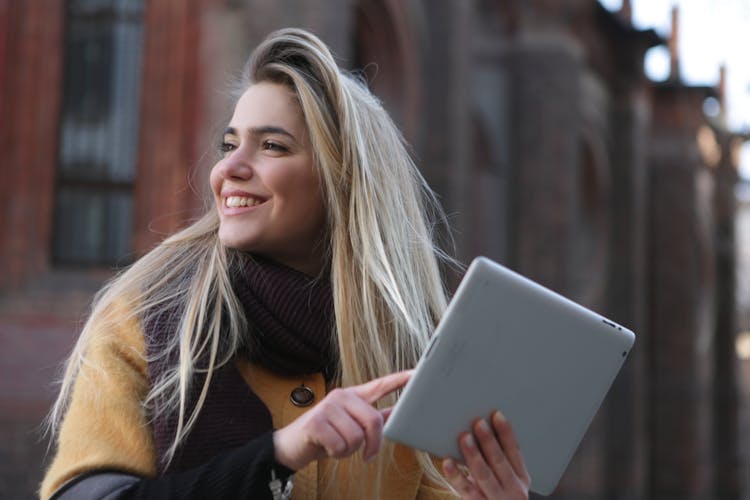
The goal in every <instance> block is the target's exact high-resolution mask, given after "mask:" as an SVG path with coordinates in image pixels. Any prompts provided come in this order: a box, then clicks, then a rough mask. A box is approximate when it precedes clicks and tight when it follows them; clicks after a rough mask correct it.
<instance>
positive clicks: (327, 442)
mask: <svg viewBox="0 0 750 500" xmlns="http://www.w3.org/2000/svg"><path fill="white" fill-rule="evenodd" d="M315 434H316V436H315V438H314V443H315V445H316V446H317V447H318V448H319V449H322V450H323V451H324V452H325V456H329V457H338V456H341V454H343V453H344V452H345V451H346V448H347V443H346V440H345V439H344V437H343V436H342V435H341V434H340V433H339V431H338V430H337V429H336V428H335V427H334V426H333V425H331V424H330V422H326V423H325V424H324V425H322V426H320V428H318V429H317V431H316V433H315ZM318 458H320V457H318Z"/></svg>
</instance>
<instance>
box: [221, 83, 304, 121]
mask: <svg viewBox="0 0 750 500" xmlns="http://www.w3.org/2000/svg"><path fill="white" fill-rule="evenodd" d="M230 125H232V126H235V127H239V128H246V127H256V126H264V125H279V126H283V127H285V128H292V129H294V131H295V132H297V133H299V132H301V131H302V130H303V129H304V120H303V117H302V109H301V108H300V106H299V103H298V101H297V97H296V95H295V94H294V93H293V92H292V91H291V90H290V89H289V88H288V87H286V86H284V85H281V84H278V83H272V82H259V83H255V84H253V85H251V86H250V87H248V88H247V90H245V92H244V93H243V94H242V96H241V97H240V99H239V100H238V101H237V104H236V106H235V108H234V114H233V115H232V119H231V121H230Z"/></svg>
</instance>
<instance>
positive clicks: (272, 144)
mask: <svg viewBox="0 0 750 500" xmlns="http://www.w3.org/2000/svg"><path fill="white" fill-rule="evenodd" d="M263 150H265V151H272V152H275V153H286V152H287V151H289V149H288V148H287V147H286V146H282V145H281V144H279V143H278V142H276V141H272V140H269V139H266V140H265V141H263Z"/></svg>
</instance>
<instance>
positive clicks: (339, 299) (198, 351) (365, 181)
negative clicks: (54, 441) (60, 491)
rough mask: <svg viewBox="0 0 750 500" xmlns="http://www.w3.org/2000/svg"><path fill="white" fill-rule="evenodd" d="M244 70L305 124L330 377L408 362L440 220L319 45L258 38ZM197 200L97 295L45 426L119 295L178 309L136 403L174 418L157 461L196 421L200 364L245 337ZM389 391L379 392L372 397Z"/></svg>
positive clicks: (136, 306)
mask: <svg viewBox="0 0 750 500" xmlns="http://www.w3.org/2000/svg"><path fill="white" fill-rule="evenodd" d="M243 79H244V80H243V89H246V88H247V87H248V86H250V85H252V84H253V83H256V82H261V81H272V82H276V83H281V84H284V85H286V86H288V87H289V88H290V89H291V90H292V91H293V92H294V93H295V95H296V96H297V99H298V101H299V104H300V107H301V109H302V112H303V115H304V119H305V122H306V125H307V128H308V131H309V135H310V138H311V142H312V146H313V151H314V155H315V158H314V159H315V164H316V166H317V168H318V172H319V175H320V178H321V185H322V189H323V191H324V193H323V194H324V199H325V202H326V208H327V217H328V227H329V234H330V241H329V242H328V245H329V246H328V249H327V250H328V252H329V255H330V264H331V266H330V272H331V283H332V290H333V303H334V310H335V318H336V336H337V342H336V344H337V348H338V353H339V367H338V374H337V378H336V383H337V384H340V385H341V386H350V385H355V384H361V383H364V382H366V381H368V380H371V379H372V378H375V377H380V376H383V375H386V374H388V373H392V372H394V371H399V370H403V369H407V368H412V367H413V366H414V365H415V364H416V362H417V360H418V359H419V357H420V355H421V353H422V352H423V350H424V349H425V348H426V347H427V344H428V342H429V339H430V335H431V333H432V331H433V330H434V327H435V325H436V323H437V321H438V320H439V318H440V317H441V315H442V313H443V311H444V309H445V307H446V291H445V288H444V284H443V280H442V279H441V275H440V270H439V260H445V261H450V259H449V258H448V257H447V255H445V254H444V253H443V252H441V250H439V248H438V246H437V245H436V244H435V234H434V231H435V228H436V224H439V223H442V222H444V218H443V216H442V211H441V209H440V205H439V203H438V202H437V199H436V197H435V195H434V193H433V192H432V191H431V189H430V188H429V186H428V185H427V183H426V182H425V180H424V178H423V177H422V175H421V174H420V173H419V170H418V169H417V167H416V166H415V165H414V163H413V162H412V160H411V158H410V155H409V153H408V151H407V148H406V145H405V142H404V140H403V138H402V136H401V134H400V132H399V131H398V128H397V127H396V126H395V125H394V123H393V122H392V120H391V119H390V117H389V115H388V113H387V112H386V111H385V110H384V109H383V107H382V105H381V103H380V102H379V101H378V99H377V98H376V97H374V96H373V95H372V94H371V93H370V92H369V90H368V89H367V88H366V86H365V85H364V84H363V82H361V81H359V80H358V79H356V78H355V77H353V76H350V75H348V74H346V73H344V72H343V71H342V70H340V69H339V67H338V65H337V64H336V61H335V60H334V58H333V56H332V55H331V53H330V51H329V50H328V48H327V47H326V46H325V44H323V42H321V41H320V40H319V39H318V38H317V37H315V36H314V35H312V34H310V33H308V32H306V31H303V30H299V29H284V30H280V31H276V32H274V33H272V34H270V35H269V36H268V37H267V38H266V40H265V41H263V42H262V43H261V44H260V45H259V46H258V47H257V48H256V50H255V51H254V52H253V54H252V55H251V57H250V59H249V61H248V63H247V65H246V67H245V70H244V72H243ZM210 207H211V208H209V209H208V212H207V213H206V215H204V216H203V217H202V218H201V219H200V220H198V221H197V222H195V223H193V224H192V225H190V226H189V227H187V228H186V229H184V230H182V231H180V232H178V233H176V234H175V235H173V236H171V237H169V238H167V239H166V240H165V241H163V242H162V243H161V244H160V245H159V246H157V247H156V248H155V249H154V250H152V251H151V252H149V253H148V254H147V255H145V256H144V257H143V258H141V259H140V260H138V261H137V262H136V263H135V264H133V265H132V266H131V267H130V268H129V269H127V270H126V271H125V272H123V273H122V274H121V275H119V276H118V277H116V278H115V279H114V280H112V281H111V282H110V283H109V284H108V285H107V286H106V287H105V288H104V289H103V290H102V292H101V293H100V294H99V295H98V296H97V298H96V299H95V302H94V307H93V310H92V313H91V315H90V318H89V320H88V321H87V323H86V324H85V326H84V328H83V331H82V333H81V336H80V338H79V340H78V342H77V344H76V346H75V348H74V351H73V353H72V355H71V357H70V359H69V360H68V363H67V366H66V371H65V375H64V379H63V382H62V388H61V391H60V395H59V397H58V399H57V401H56V403H55V405H54V407H53V409H52V411H51V415H50V422H51V427H52V430H56V428H57V426H58V425H59V422H60V419H61V417H62V415H63V413H64V411H65V408H66V404H67V401H68V399H69V397H70V392H71V388H72V384H73V382H74V379H75V377H76V375H77V373H78V371H79V369H80V366H81V364H82V363H84V362H85V351H86V345H87V344H88V342H89V337H90V336H91V335H92V332H93V326H92V325H93V324H94V323H95V322H96V324H97V325H100V324H101V321H107V316H108V314H107V310H108V309H109V308H110V307H111V306H112V304H113V303H115V302H117V303H123V302H124V305H125V306H126V307H125V308H126V309H127V310H129V311H132V314H134V315H137V316H138V317H140V318H141V319H142V321H147V320H149V318H154V317H155V316H156V315H158V314H164V313H165V312H170V311H178V317H177V322H176V324H178V327H177V332H176V334H175V335H174V336H173V337H172V339H171V341H170V344H169V345H167V346H164V349H163V351H162V352H161V353H160V357H161V356H163V357H168V356H170V355H172V356H174V355H175V354H178V356H179V363H178V364H176V365H175V366H172V367H171V368H169V369H168V370H167V371H166V373H165V374H164V376H163V377H162V378H161V379H160V380H158V381H154V382H152V387H151V388H150V392H149V394H148V397H147V399H146V401H145V402H144V404H145V405H146V406H147V407H148V408H150V409H151V410H152V413H153V412H155V413H156V414H161V413H164V412H172V411H177V412H178V414H179V424H178V429H177V434H176V436H175V440H174V442H173V443H172V446H171V447H170V449H169V450H168V452H167V456H166V457H165V458H166V460H167V461H168V460H171V457H172V456H173V455H174V452H175V450H176V449H177V447H178V446H179V444H180V443H181V442H182V441H183V439H184V438H185V436H186V435H187V434H188V432H189V431H190V429H191V427H192V426H193V424H194V423H195V420H196V417H197V414H198V412H199V411H200V408H201V406H202V404H203V402H204V400H205V397H206V394H207V392H208V390H209V384H210V382H211V374H212V371H213V370H214V369H215V368H216V367H218V366H221V365H222V364H223V363H226V362H228V361H229V360H230V359H231V357H232V356H233V355H234V354H235V352H236V351H237V349H238V348H239V346H240V344H241V343H242V342H243V340H242V339H243V335H247V334H246V330H247V328H246V327H247V322H246V319H245V318H244V313H243V310H242V308H241V307H240V305H239V303H238V301H237V299H236V297H235V296H234V293H233V291H232V287H231V281H230V276H231V275H232V273H233V272H235V269H236V262H237V255H238V254H237V251H235V250H232V249H228V248H225V247H224V246H223V245H222V244H221V243H220V241H219V239H218V237H217V231H218V227H219V218H218V214H217V213H216V208H215V207H214V205H213V204H210ZM118 309H119V310H121V309H122V308H119V307H118ZM120 320H122V318H120ZM206 353H207V354H208V356H207V359H209V363H208V366H205V367H198V366H197V360H198V359H199V358H201V359H206V357H205V356H206ZM153 361H155V360H153V359H150V360H149V362H153ZM197 371H205V372H206V374H207V377H206V381H205V384H204V385H203V386H202V387H201V391H200V396H199V399H198V403H197V404H196V406H195V408H194V410H193V411H192V412H188V409H187V401H188V394H189V387H190V383H191V381H192V380H193V376H194V374H195V373H196V372H197ZM394 400H395V396H391V397H389V398H385V400H384V401H381V403H380V404H381V405H383V406H387V405H390V404H392V403H393V402H394ZM386 447H387V448H391V449H390V450H386V453H381V454H380V456H379V458H378V460H377V461H376V463H377V473H378V477H380V474H382V471H383V470H384V466H385V464H386V463H387V461H388V460H389V459H390V458H391V456H392V453H391V452H392V446H391V445H387V446H386ZM419 461H420V464H421V466H422V468H423V470H424V471H425V472H426V473H427V474H428V475H429V476H430V477H431V478H432V479H434V480H436V481H440V477H439V474H438V473H437V471H436V469H435V468H434V466H433V464H432V462H431V461H430V460H429V457H427V456H420V458H419ZM363 467H364V466H363Z"/></svg>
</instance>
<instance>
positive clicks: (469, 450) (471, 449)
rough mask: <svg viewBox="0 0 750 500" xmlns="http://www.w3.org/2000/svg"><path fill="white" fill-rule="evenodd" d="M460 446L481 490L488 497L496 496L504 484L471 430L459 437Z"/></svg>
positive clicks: (467, 465) (470, 471)
mask: <svg viewBox="0 0 750 500" xmlns="http://www.w3.org/2000/svg"><path fill="white" fill-rule="evenodd" d="M498 447H499V445H498ZM459 448H460V449H461V453H462V454H463V456H464V462H465V463H466V467H467V468H468V469H469V474H471V477H472V478H473V479H474V482H475V483H476V485H477V487H478V488H479V490H480V491H481V492H482V493H483V494H484V495H485V496H486V497H488V498H496V497H497V495H499V494H500V492H501V491H502V486H501V484H500V481H499V480H498V477H497V476H496V475H495V471H494V470H493V468H492V467H490V466H489V464H488V463H487V461H486V460H485V458H484V456H482V452H481V451H480V450H479V446H478V445H477V441H476V439H475V438H474V436H472V435H471V433H469V432H465V433H463V434H462V435H461V438H460V439H459ZM508 469H510V467H508ZM511 474H512V471H511Z"/></svg>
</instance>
